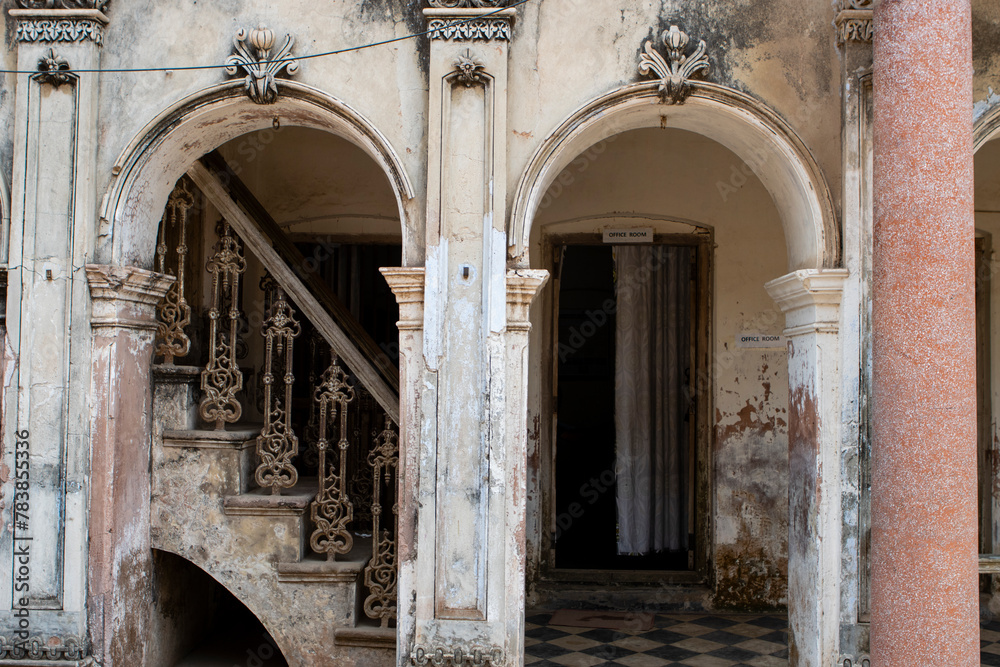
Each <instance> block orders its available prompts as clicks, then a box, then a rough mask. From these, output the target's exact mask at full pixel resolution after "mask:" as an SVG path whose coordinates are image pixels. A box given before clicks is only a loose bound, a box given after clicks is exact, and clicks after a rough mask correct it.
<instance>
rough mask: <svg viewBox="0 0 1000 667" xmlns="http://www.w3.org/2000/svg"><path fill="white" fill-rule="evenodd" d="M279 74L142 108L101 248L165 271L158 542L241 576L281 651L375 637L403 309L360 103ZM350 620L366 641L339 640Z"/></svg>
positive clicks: (372, 136) (382, 149)
mask: <svg viewBox="0 0 1000 667" xmlns="http://www.w3.org/2000/svg"><path fill="white" fill-rule="evenodd" d="M279 87H280V88H281V92H282V94H281V97H280V99H279V101H278V102H277V103H276V104H274V105H269V106H267V107H262V106H258V105H255V104H253V103H251V102H250V101H249V100H247V99H246V97H245V95H244V94H243V92H242V90H241V89H240V86H233V85H231V84H226V85H224V86H218V87H215V88H212V89H210V90H208V91H204V92H202V93H200V94H198V95H195V96H193V97H191V98H189V99H187V100H184V101H182V102H181V103H179V104H178V105H176V106H175V107H174V108H172V109H170V110H168V111H166V112H164V113H163V114H162V115H161V116H160V117H159V118H157V119H156V120H155V121H153V122H152V123H150V125H149V126H148V127H147V129H146V130H145V131H144V132H143V134H142V135H141V136H140V137H138V138H137V139H136V140H135V141H134V142H133V144H132V146H130V147H129V149H128V150H127V151H126V152H125V153H124V154H123V156H122V158H121V159H120V161H119V163H118V165H117V167H116V170H115V174H116V178H115V179H114V180H113V182H112V184H111V186H110V187H109V190H108V193H107V195H106V196H105V200H104V204H103V207H102V234H101V237H100V240H99V245H98V251H97V254H98V258H99V261H105V262H111V263H114V264H132V265H139V266H142V267H145V268H150V269H153V270H155V271H159V272H162V273H169V274H173V275H174V276H176V277H177V281H176V282H175V283H174V287H173V288H171V291H170V292H169V293H168V294H167V297H166V299H165V300H164V301H163V302H162V303H160V305H159V306H158V307H157V319H158V321H159V325H160V326H159V330H158V331H157V334H156V341H155V343H154V346H153V347H154V355H153V364H154V366H153V369H152V375H153V377H154V380H155V387H154V391H155V395H156V401H157V403H158V406H159V407H158V408H157V411H156V414H155V415H154V416H153V420H154V421H155V423H154V424H152V432H153V434H154V435H155V436H156V437H155V438H153V453H152V459H153V466H152V475H151V478H152V479H151V486H152V489H151V494H149V495H151V507H150V512H149V514H150V516H151V524H152V525H151V533H152V536H153V537H152V543H153V546H154V547H156V548H159V549H163V550H165V551H170V552H174V553H179V554H183V555H184V557H185V558H187V559H189V560H191V562H193V563H195V564H196V565H197V566H198V567H201V568H203V569H204V570H205V571H206V572H210V573H211V575H212V577H214V578H216V579H217V580H218V581H219V582H221V583H222V585H223V586H225V587H226V588H228V589H229V590H231V591H237V590H238V591H239V593H238V595H239V599H240V600H241V601H242V602H243V603H244V604H245V605H246V606H247V607H249V608H252V609H253V610H254V612H255V614H256V615H257V616H258V617H259V618H260V619H261V620H262V621H263V622H264V624H265V625H267V627H269V628H271V629H272V630H273V631H274V633H275V634H274V637H275V639H276V640H277V641H278V642H280V645H281V646H282V647H285V649H286V650H292V647H294V651H296V652H303V653H305V654H308V653H319V652H322V653H323V654H329V655H330V656H331V659H334V660H337V659H339V658H338V657H337V656H338V651H339V652H343V653H344V654H345V655H346V654H352V655H353V654H357V653H358V652H360V653H366V652H367V653H369V654H371V655H375V656H383V655H384V653H385V651H386V649H388V648H389V647H391V646H393V645H394V630H393V625H394V619H395V564H394V553H395V552H394V549H395V511H394V504H395V496H394V489H395V464H394V462H393V461H394V460H395V458H394V457H395V456H396V454H395V451H396V450H395V447H396V438H397V435H396V434H397V433H398V428H397V427H396V425H395V424H394V423H393V421H394V420H395V419H397V417H396V414H398V399H395V396H394V395H392V390H393V389H394V387H393V382H394V381H395V382H398V371H396V366H395V357H396V355H397V354H398V351H397V349H396V341H397V339H398V333H397V331H396V329H395V326H396V324H395V323H396V320H397V319H398V316H397V312H396V304H395V299H394V298H393V297H392V295H391V293H390V292H389V290H388V287H387V286H386V285H385V282H384V281H383V280H382V279H381V276H380V275H379V274H378V268H379V267H381V266H400V265H401V264H403V263H404V262H405V259H404V256H403V255H404V253H403V250H402V248H403V245H404V243H405V241H406V237H405V234H407V233H409V232H411V231H412V230H411V229H409V227H407V225H406V224H405V221H407V220H408V219H409V217H410V216H411V215H412V205H413V202H412V196H413V192H412V190H411V188H410V185H409V181H408V180H407V178H406V176H405V174H404V173H403V169H402V166H401V164H400V162H399V160H398V159H397V158H396V156H395V153H394V152H393V150H392V149H391V147H389V145H388V143H387V142H386V141H385V139H384V137H382V136H381V134H380V133H379V132H378V131H377V130H376V129H375V128H373V127H372V126H371V125H370V124H369V123H367V121H366V120H365V119H364V118H362V117H360V116H359V115H358V114H356V113H355V112H354V111H353V110H351V109H350V108H349V107H348V106H347V105H345V104H343V103H341V102H339V101H337V100H334V99H333V98H331V97H329V96H327V95H325V94H323V93H321V92H319V91H316V90H314V89H311V88H308V87H306V86H302V85H300V84H296V83H294V82H289V81H281V82H280V83H279ZM206 175H207V176H206ZM206 184H208V185H210V186H211V187H207V186H206ZM213 188H214V189H213ZM331 332H334V333H331ZM338 336H339V337H338ZM331 338H332V340H331ZM293 343H294V344H293ZM349 354H353V355H354V357H350V356H349ZM376 360H377V362H376ZM356 361H357V363H355V362H356ZM369 366H370V368H368V371H363V368H365V367H369ZM366 372H367V373H368V375H365V373H366ZM370 378H376V379H377V382H378V383H379V390H378V392H380V393H377V392H376V390H375V389H373V388H372V387H373V385H372V383H370V382H369V379H370ZM321 385H322V386H321ZM387 397H388V398H387ZM393 404H395V405H393ZM324 411H325V412H324ZM129 417H130V415H129ZM136 418H137V419H140V420H141V418H142V417H141V416H136ZM141 423H142V424H148V423H149V422H148V421H142V422H141ZM147 428H148V426H147ZM161 436H162V437H161ZM165 441H169V442H168V443H167V444H164V442H165ZM331 443H332V444H331ZM376 448H380V450H379V454H378V455H373V454H372V452H373V450H374V449H376ZM140 454H141V453H137V452H134V451H133V450H132V449H128V448H125V449H122V451H121V456H122V457H123V458H125V459H127V458H128V457H130V456H135V457H140ZM208 462H211V463H208ZM128 464H129V463H128V461H125V462H124V463H123V465H128ZM206 465H211V466H214V467H213V468H212V469H211V471H210V473H207V472H206V469H205V467H203V466H206ZM143 467H144V468H145V466H143ZM348 496H349V498H350V500H349V501H348V500H347V498H348ZM383 507H384V509H385V511H384V512H383V511H382V508H383ZM206 535H210V537H208V538H207V537H206ZM262 564H264V565H266V567H263V568H262V567H261V566H262ZM317 582H318V583H317ZM165 585H166V586H170V585H172V584H171V582H169V581H168V582H167V583H166V584H165ZM172 593H173V594H176V595H183V594H182V593H181V592H180V591H172ZM293 606H295V608H296V609H297V612H296V618H294V619H292V618H289V617H288V610H289V609H290V608H292V607H293ZM365 624H368V625H370V626H373V629H374V630H375V631H381V632H380V633H379V632H376V635H377V636H376V637H375V639H372V638H371V637H370V636H368V635H365V636H364V638H363V639H357V638H354V639H353V640H344V641H345V642H348V643H342V644H341V643H337V641H336V640H335V635H336V634H338V633H339V632H340V631H341V630H351V631H354V630H356V629H357V627H358V626H362V625H365ZM350 641H353V642H354V643H353V644H351V643H349V642H350ZM359 642H366V643H359ZM345 646H347V647H354V648H344V647H345ZM357 647H363V648H357ZM373 647H374V648H373ZM247 659H248V658H247V656H243V658H242V660H241V661H240V664H243V663H244V662H245V661H246V660H247ZM345 659H346V658H345ZM374 659H376V660H377V659H379V658H378V657H376V658H374ZM227 664H228V663H227Z"/></svg>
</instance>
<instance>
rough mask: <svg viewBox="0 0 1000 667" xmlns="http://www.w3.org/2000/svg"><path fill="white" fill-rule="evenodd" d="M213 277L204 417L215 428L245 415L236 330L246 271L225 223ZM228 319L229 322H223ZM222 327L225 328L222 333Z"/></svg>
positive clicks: (236, 242)
mask: <svg viewBox="0 0 1000 667" xmlns="http://www.w3.org/2000/svg"><path fill="white" fill-rule="evenodd" d="M207 269H208V272H209V273H211V274H212V308H211V310H209V311H208V317H209V321H210V328H209V343H208V344H209V352H208V365H207V366H206V367H205V370H203V371H202V372H201V390H202V392H203V393H204V398H203V399H202V401H201V407H200V412H201V418H202V419H204V420H205V421H207V422H215V428H216V429H223V428H225V427H226V424H227V423H230V424H232V423H234V422H236V421H238V420H239V418H240V416H241V415H242V414H243V406H242V405H240V402H239V401H238V400H237V399H236V394H237V392H239V391H240V390H242V389H243V373H242V372H241V371H240V368H239V365H237V362H236V348H235V346H234V345H233V344H232V343H233V341H235V340H236V330H237V328H238V327H239V324H240V309H239V305H240V304H239V294H240V276H241V275H243V272H244V271H246V269H247V263H246V260H245V259H244V258H243V253H242V249H241V247H240V243H239V240H238V239H237V238H236V237H235V235H234V234H233V232H232V230H230V228H229V223H227V222H223V223H222V233H221V236H220V238H219V242H218V244H217V245H216V252H215V255H214V256H213V257H212V259H210V260H209V261H208V265H207ZM222 318H226V319H227V320H228V322H226V323H225V324H223V323H220V321H219V320H220V319H222ZM222 327H226V330H225V331H223V330H222Z"/></svg>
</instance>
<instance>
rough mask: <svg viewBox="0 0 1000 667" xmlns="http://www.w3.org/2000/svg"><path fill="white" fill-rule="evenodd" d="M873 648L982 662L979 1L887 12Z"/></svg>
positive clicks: (887, 0)
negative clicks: (976, 160)
mask: <svg viewBox="0 0 1000 667" xmlns="http://www.w3.org/2000/svg"><path fill="white" fill-rule="evenodd" d="M874 94H875V98H874V102H875V123H874V128H875V130H874V131H875V147H874V151H875V169H874V174H875V176H874V189H875V229H874V233H875V238H874V259H873V265H874V276H873V308H874V314H873V333H874V339H873V341H874V342H873V345H874V415H873V425H874V444H873V451H872V455H873V460H872V542H871V544H872V562H871V591H872V619H871V653H872V664H873V665H876V666H877V667H915V666H917V665H948V666H949V667H974V666H977V665H979V622H978V621H979V611H978V592H977V591H978V581H977V557H976V553H977V519H976V493H977V486H976V349H975V344H976V331H975V290H974V284H973V280H974V258H973V236H974V218H973V183H972V33H971V7H970V0H881V1H880V2H879V3H878V4H877V5H876V8H875V64H874Z"/></svg>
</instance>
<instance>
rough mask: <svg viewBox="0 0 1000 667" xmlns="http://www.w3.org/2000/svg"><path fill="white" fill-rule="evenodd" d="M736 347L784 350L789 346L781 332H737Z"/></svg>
mask: <svg viewBox="0 0 1000 667" xmlns="http://www.w3.org/2000/svg"><path fill="white" fill-rule="evenodd" d="M736 347H738V348H744V349H746V348H751V349H758V350H784V349H785V348H786V347H787V344H786V342H785V337H784V336H782V335H781V334H762V333H750V332H747V333H740V334H736Z"/></svg>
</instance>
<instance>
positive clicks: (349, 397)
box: [309, 350, 354, 560]
mask: <svg viewBox="0 0 1000 667" xmlns="http://www.w3.org/2000/svg"><path fill="white" fill-rule="evenodd" d="M331 359H332V361H331V362H330V366H329V368H327V369H326V370H325V371H323V378H322V382H320V385H319V387H317V388H316V402H317V403H318V404H319V442H318V448H319V491H318V492H317V493H316V500H314V501H313V504H312V520H313V523H315V524H316V530H314V531H313V534H312V538H311V539H310V540H309V543H310V545H311V546H312V548H313V551H315V552H316V553H325V554H326V557H327V559H328V560H334V559H335V558H336V557H337V554H346V553H347V552H349V551H350V550H351V547H352V546H354V536H352V535H351V533H350V532H349V531H348V530H347V526H348V524H350V523H351V520H352V519H353V518H354V506H353V505H352V504H351V500H350V498H349V497H348V494H347V449H348V441H347V405H348V403H350V402H351V401H353V400H354V388H353V387H352V386H351V385H350V383H348V381H347V373H345V372H344V369H343V368H341V367H340V364H339V363H337V355H336V354H334V353H333V351H332V350H331ZM338 417H339V427H340V428H339V433H340V440H339V442H338V443H337V444H338V446H339V449H340V460H339V470H340V472H339V473H337V472H334V463H333V461H329V465H328V464H327V451H328V450H329V449H330V442H329V440H327V434H328V431H329V428H332V427H333V422H334V421H335V420H337V419H338Z"/></svg>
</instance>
